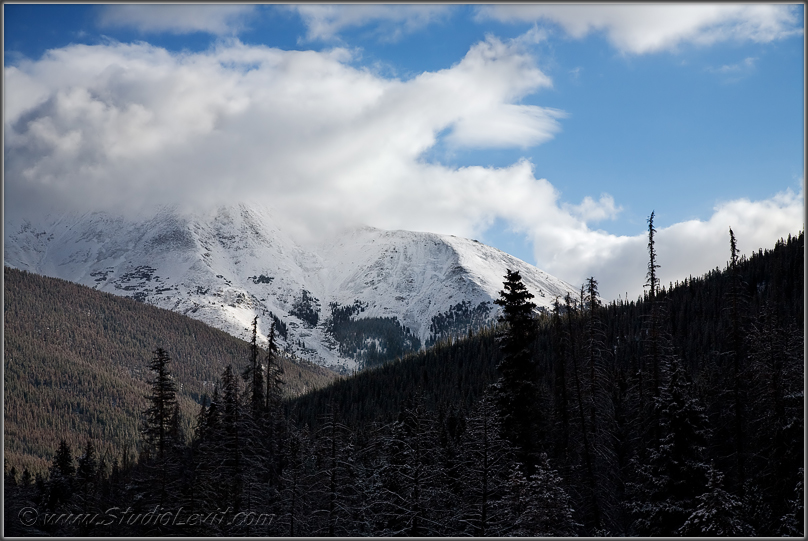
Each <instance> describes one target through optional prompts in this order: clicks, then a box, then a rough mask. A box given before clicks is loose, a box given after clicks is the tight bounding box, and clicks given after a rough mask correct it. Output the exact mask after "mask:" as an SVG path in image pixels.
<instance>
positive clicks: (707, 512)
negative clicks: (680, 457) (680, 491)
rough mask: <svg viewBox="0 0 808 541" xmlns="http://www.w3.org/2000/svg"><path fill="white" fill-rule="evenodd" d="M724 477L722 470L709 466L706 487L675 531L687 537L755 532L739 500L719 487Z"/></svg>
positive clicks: (747, 534)
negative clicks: (690, 512)
mask: <svg viewBox="0 0 808 541" xmlns="http://www.w3.org/2000/svg"><path fill="white" fill-rule="evenodd" d="M723 478H724V476H723V475H722V474H721V472H719V471H718V470H716V469H715V468H714V467H712V466H710V469H709V474H708V481H707V490H706V491H705V492H704V494H702V495H701V496H698V497H697V500H698V502H699V504H698V506H697V507H696V509H695V511H693V513H692V514H691V515H690V516H689V517H688V519H687V520H686V521H685V523H684V524H683V525H682V527H681V528H679V530H678V532H677V533H679V534H680V535H686V536H688V537H714V536H716V537H740V536H751V535H755V531H754V530H753V529H752V527H751V526H749V524H747V523H746V521H745V520H744V517H743V506H742V505H741V502H740V500H738V499H737V498H736V497H735V496H733V495H732V494H730V493H728V492H726V491H725V490H724V489H723V488H722V487H721V485H722V483H721V481H722V479H723Z"/></svg>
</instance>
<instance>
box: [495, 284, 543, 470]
mask: <svg viewBox="0 0 808 541" xmlns="http://www.w3.org/2000/svg"><path fill="white" fill-rule="evenodd" d="M503 285H504V289H503V290H502V291H500V292H499V295H500V296H499V298H498V299H496V300H495V301H494V303H495V304H497V305H499V306H501V307H502V314H501V315H500V317H499V323H500V324H501V325H502V330H501V331H500V332H499V333H498V334H497V342H498V343H499V347H500V349H501V350H502V361H501V362H500V363H499V365H498V366H497V369H498V371H499V373H500V378H499V381H497V383H496V385H495V392H496V399H497V406H498V407H499V410H500V414H501V416H502V421H503V432H504V435H505V437H506V438H507V439H508V440H509V441H510V442H511V443H512V444H513V445H514V446H516V448H517V454H518V458H519V460H520V461H521V462H523V463H524V464H526V466H527V468H528V472H530V470H531V469H532V463H533V459H534V458H535V457H534V455H535V452H536V450H537V448H538V442H537V440H538V439H539V437H540V436H541V434H539V433H538V432H539V430H540V423H539V416H540V412H539V411H538V408H537V401H538V392H537V388H536V381H535V380H536V366H535V361H534V359H533V353H532V347H533V342H534V341H535V339H536V336H537V334H538V327H537V323H536V320H535V319H534V317H533V312H534V310H535V308H536V305H535V304H533V303H532V302H530V299H532V298H533V294H532V293H530V292H529V291H528V290H527V288H526V287H525V285H524V284H523V283H522V277H521V276H520V274H519V271H511V270H510V269H508V270H507V274H506V276H505V282H504V284H503Z"/></svg>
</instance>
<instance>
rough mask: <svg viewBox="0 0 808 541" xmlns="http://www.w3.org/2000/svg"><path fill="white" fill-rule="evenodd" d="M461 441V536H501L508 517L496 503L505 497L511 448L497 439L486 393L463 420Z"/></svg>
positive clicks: (497, 429)
mask: <svg viewBox="0 0 808 541" xmlns="http://www.w3.org/2000/svg"><path fill="white" fill-rule="evenodd" d="M461 442H462V446H461V468H460V469H459V472H458V474H459V476H460V479H461V482H462V487H463V488H462V490H463V492H462V500H461V517H460V520H461V523H462V524H463V525H464V526H465V528H466V530H465V531H464V532H463V533H466V534H468V535H473V536H475V537H486V536H499V535H504V534H505V532H507V531H508V528H509V520H510V518H511V517H510V516H509V513H508V512H507V509H505V508H504V506H503V505H500V501H501V500H502V499H503V498H504V497H505V491H506V488H507V481H508V473H509V471H508V470H509V468H510V466H511V463H512V462H513V449H512V447H511V445H510V443H508V441H507V440H505V439H503V438H502V436H501V429H500V417H499V413H498V412H497V409H496V405H495V404H494V401H493V399H492V397H491V396H490V395H489V394H488V393H486V394H485V395H484V396H483V398H482V399H480V401H479V402H478V403H477V406H476V407H475V408H474V410H472V412H471V413H470V414H469V416H468V417H467V418H466V430H465V432H464V433H463V436H462V440H461ZM456 533H458V534H459V533H460V532H456Z"/></svg>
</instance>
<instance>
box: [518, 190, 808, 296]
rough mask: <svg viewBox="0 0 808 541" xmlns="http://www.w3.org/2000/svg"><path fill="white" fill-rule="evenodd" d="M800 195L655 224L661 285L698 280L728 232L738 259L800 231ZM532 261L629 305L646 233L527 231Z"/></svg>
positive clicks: (725, 253)
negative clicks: (701, 217)
mask: <svg viewBox="0 0 808 541" xmlns="http://www.w3.org/2000/svg"><path fill="white" fill-rule="evenodd" d="M803 193H804V192H803V189H802V188H801V189H800V190H799V191H798V192H796V193H795V192H794V191H792V190H790V189H789V190H786V191H784V192H781V193H778V194H776V195H774V196H773V197H771V198H769V199H765V200H761V201H750V200H748V199H738V200H734V201H727V202H724V203H720V204H718V205H716V206H715V208H714V210H713V214H712V216H710V218H709V219H708V220H706V221H702V220H689V221H685V222H680V223H676V224H672V225H670V226H667V227H660V225H659V224H660V217H659V216H657V217H656V219H655V226H656V229H657V234H656V236H655V240H656V251H657V260H658V263H659V264H660V265H661V268H660V269H659V276H660V280H661V283H662V284H663V285H664V286H665V287H668V284H669V283H670V282H675V281H676V280H679V281H682V280H683V279H684V278H686V277H688V276H691V275H692V276H694V277H698V276H701V275H702V274H704V273H706V272H708V271H709V270H711V269H714V268H716V267H719V268H722V269H723V268H724V267H725V266H726V262H727V261H728V259H729V228H730V227H731V228H732V230H733V232H734V233H735V236H736V237H737V239H738V248H739V250H740V251H741V253H742V254H747V255H749V254H751V253H753V252H756V251H757V250H758V249H759V248H771V247H772V246H774V243H775V242H776V241H777V239H779V238H781V237H782V238H785V237H786V236H788V235H789V234H792V235H793V234H796V233H797V232H798V231H800V230H802V229H803V228H804V224H805V222H804V215H805V201H804V195H803ZM532 238H533V240H534V246H535V252H536V258H537V259H538V260H539V261H547V263H546V264H545V265H544V267H543V268H544V270H546V271H547V272H549V273H551V274H555V275H556V276H562V277H564V278H565V279H566V280H568V281H570V282H571V283H573V284H580V283H583V281H584V280H585V279H586V278H588V277H589V276H594V277H595V279H597V280H598V282H599V284H600V291H601V294H602V295H603V297H604V298H609V299H611V298H617V296H618V295H620V296H623V297H624V298H625V294H626V293H628V298H629V299H630V300H632V299H636V298H637V297H638V296H639V295H641V294H642V291H643V289H642V286H643V284H644V283H645V275H646V272H647V266H648V252H647V243H648V237H647V232H643V233H641V234H638V235H636V236H616V235H610V234H608V233H605V232H603V231H589V230H585V229H578V230H567V229H565V228H564V227H559V228H556V229H547V228H542V227H536V228H535V229H533V230H532Z"/></svg>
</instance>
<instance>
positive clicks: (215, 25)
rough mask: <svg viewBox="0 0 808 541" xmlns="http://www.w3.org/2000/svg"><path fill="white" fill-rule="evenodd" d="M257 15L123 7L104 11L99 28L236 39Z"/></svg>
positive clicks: (245, 9)
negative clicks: (198, 33)
mask: <svg viewBox="0 0 808 541" xmlns="http://www.w3.org/2000/svg"><path fill="white" fill-rule="evenodd" d="M254 12H255V6H254V5H225V4H201V5H190V4H189V5H182V4H120V5H109V6H103V7H102V8H101V11H100V14H99V17H98V24H99V26H101V27H102V28H104V27H130V28H135V29H136V30H138V31H140V32H143V33H154V32H170V33H172V34H190V33H192V32H206V33H208V34H214V35H217V36H221V35H235V34H237V33H238V32H239V31H241V30H243V29H244V26H245V24H246V22H247V19H248V18H249V16H250V15H252V14H253V13H254Z"/></svg>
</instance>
